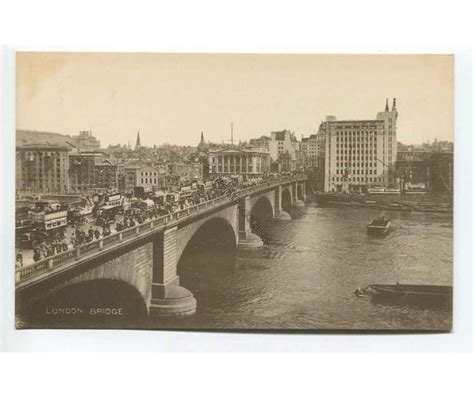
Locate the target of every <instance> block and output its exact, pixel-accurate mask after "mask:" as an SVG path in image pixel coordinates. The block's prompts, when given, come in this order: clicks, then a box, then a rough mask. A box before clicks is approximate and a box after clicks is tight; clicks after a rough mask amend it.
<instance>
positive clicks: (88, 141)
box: [71, 131, 100, 151]
mask: <svg viewBox="0 0 474 397" xmlns="http://www.w3.org/2000/svg"><path fill="white" fill-rule="evenodd" d="M71 139H72V140H73V141H74V143H75V145H76V147H77V148H78V149H79V150H82V151H95V150H98V149H100V141H99V140H98V139H97V138H96V137H94V136H92V131H79V135H74V136H72V137H71Z"/></svg>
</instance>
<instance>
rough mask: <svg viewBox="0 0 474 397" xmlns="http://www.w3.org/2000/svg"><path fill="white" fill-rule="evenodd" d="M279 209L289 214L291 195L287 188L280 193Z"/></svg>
mask: <svg viewBox="0 0 474 397" xmlns="http://www.w3.org/2000/svg"><path fill="white" fill-rule="evenodd" d="M281 209H282V210H283V211H285V212H288V213H289V214H291V194H290V191H289V190H288V188H285V189H283V191H282V192H281Z"/></svg>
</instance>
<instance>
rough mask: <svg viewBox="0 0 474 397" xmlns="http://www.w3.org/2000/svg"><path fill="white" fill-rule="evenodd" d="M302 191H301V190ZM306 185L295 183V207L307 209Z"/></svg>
mask: <svg viewBox="0 0 474 397" xmlns="http://www.w3.org/2000/svg"><path fill="white" fill-rule="evenodd" d="M300 189H301V190H300ZM304 201H305V197H304V185H301V184H299V183H298V182H295V184H294V186H293V207H295V208H298V209H302V208H304V207H305V203H304Z"/></svg>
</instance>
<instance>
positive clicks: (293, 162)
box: [269, 130, 302, 172]
mask: <svg viewBox="0 0 474 397" xmlns="http://www.w3.org/2000/svg"><path fill="white" fill-rule="evenodd" d="M269 148H270V157H271V160H272V170H273V171H277V172H288V171H295V170H296V169H298V167H299V166H301V158H302V156H300V155H299V153H298V152H299V150H300V147H299V142H298V140H297V139H296V137H295V134H293V133H292V132H290V131H288V130H283V131H273V132H272V135H271V139H270V144H269Z"/></svg>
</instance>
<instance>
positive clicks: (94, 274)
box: [16, 176, 306, 316]
mask: <svg viewBox="0 0 474 397" xmlns="http://www.w3.org/2000/svg"><path fill="white" fill-rule="evenodd" d="M305 182H306V177H304V176H299V177H290V178H285V179H275V180H271V181H266V182H263V183H261V184H259V185H254V186H251V187H248V188H245V189H242V190H240V191H237V192H233V193H232V194H230V195H228V196H222V197H219V198H217V199H214V200H211V201H209V202H205V203H201V204H199V205H197V206H195V207H191V208H187V209H185V210H181V211H178V212H175V213H173V214H169V215H167V216H164V217H162V218H158V219H154V220H152V221H148V222H145V223H143V224H140V225H138V226H135V227H132V228H129V229H126V230H124V231H122V232H120V233H115V234H112V235H110V236H107V237H105V238H102V239H99V240H96V241H93V242H91V243H88V244H85V245H82V246H80V247H77V248H76V249H74V250H70V251H66V252H63V253H60V254H58V255H55V256H53V257H50V258H46V259H44V260H42V261H39V262H36V263H34V264H32V265H29V266H26V267H23V268H21V269H17V270H16V306H17V312H18V311H20V312H21V311H24V310H27V309H28V307H29V306H31V305H33V306H34V305H35V304H36V303H37V302H39V301H41V300H42V299H46V298H47V297H48V296H54V294H55V293H60V292H61V291H64V290H65V289H68V288H72V287H74V286H77V285H82V284H87V283H91V282H94V281H97V280H114V281H116V282H117V285H124V286H127V288H129V289H131V290H133V291H134V293H135V295H136V296H139V297H140V299H141V300H142V303H143V304H144V307H146V313H147V315H148V316H167V315H187V314H193V313H194V312H195V310H196V304H197V303H196V299H195V298H194V297H193V295H192V293H191V292H190V291H188V290H186V289H185V288H183V287H181V286H180V285H179V274H178V262H179V260H180V258H181V256H182V255H183V252H184V251H185V249H186V247H187V245H188V243H189V241H190V240H191V239H192V237H193V236H194V235H195V234H196V233H197V232H198V231H199V230H200V229H201V228H203V226H204V225H206V224H208V222H209V221H211V220H215V219H220V220H221V221H224V222H225V223H226V224H227V225H229V226H230V228H231V229H232V231H233V239H234V241H235V245H236V247H237V248H238V249H257V248H259V247H261V246H262V245H263V242H262V240H261V238H260V237H259V236H258V235H257V234H254V233H253V232H252V227H251V226H252V222H253V221H255V219H257V223H258V218H259V216H261V214H260V212H262V208H263V209H265V211H266V215H267V216H269V217H271V218H273V219H275V220H283V221H284V220H291V216H290V211H291V209H292V207H304V201H305V200H306V189H305ZM254 223H255V222H254ZM130 287H131V288H130ZM117 288H118V287H117ZM84 293H85V292H84ZM119 293H120V290H119V289H118V290H117V294H119ZM53 306H54V305H53ZM73 309H74V308H70V307H66V308H64V307H59V308H56V309H55V310H59V311H62V312H63V313H64V311H65V310H69V311H71V310H73ZM42 310H43V309H42ZM48 310H50V309H48ZM51 310H53V309H51Z"/></svg>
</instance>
